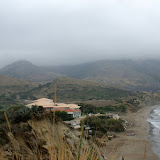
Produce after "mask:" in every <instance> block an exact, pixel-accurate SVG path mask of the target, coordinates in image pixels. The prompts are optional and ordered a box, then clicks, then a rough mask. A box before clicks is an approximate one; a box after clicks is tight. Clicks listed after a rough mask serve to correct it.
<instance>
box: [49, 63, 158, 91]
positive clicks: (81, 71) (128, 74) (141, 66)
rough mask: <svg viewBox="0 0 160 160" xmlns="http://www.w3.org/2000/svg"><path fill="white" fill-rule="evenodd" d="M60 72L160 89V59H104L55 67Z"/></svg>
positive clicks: (131, 87)
mask: <svg viewBox="0 0 160 160" xmlns="http://www.w3.org/2000/svg"><path fill="white" fill-rule="evenodd" d="M50 70H52V71H54V72H57V73H59V74H65V75H66V76H69V77H73V78H80V79H87V80H92V81H96V82H99V83H103V84H106V85H112V86H121V87H123V88H125V89H128V90H133V91H143V90H145V91H155V90H159V89H160V75H159V73H160V61H156V60H144V61H133V60H104V61H97V62H92V63H85V64H81V65H76V66H63V67H62V66H61V67H53V68H50Z"/></svg>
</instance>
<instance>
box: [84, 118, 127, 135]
mask: <svg viewBox="0 0 160 160" xmlns="http://www.w3.org/2000/svg"><path fill="white" fill-rule="evenodd" d="M82 125H87V126H89V127H90V128H91V129H92V130H93V131H101V132H103V133H106V132H107V131H114V132H122V131H124V127H123V124H122V122H121V121H120V120H115V119H107V118H102V119H101V118H99V117H96V116H91V117H86V118H85V119H84V120H83V121H81V126H82Z"/></svg>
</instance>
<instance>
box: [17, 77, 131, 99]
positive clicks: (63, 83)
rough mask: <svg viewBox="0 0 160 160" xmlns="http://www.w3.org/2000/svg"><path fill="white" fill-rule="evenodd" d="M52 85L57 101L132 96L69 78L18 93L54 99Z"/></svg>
mask: <svg viewBox="0 0 160 160" xmlns="http://www.w3.org/2000/svg"><path fill="white" fill-rule="evenodd" d="M54 84H56V85H57V101H77V100H82V101H83V100H93V99H104V100H108V99H119V98H122V97H128V96H130V95H133V94H132V93H131V92H128V91H125V90H122V89H119V88H113V87H106V86H105V85H102V84H99V83H96V82H91V81H86V80H78V79H71V78H57V79H56V80H54V81H53V82H52V83H47V84H45V85H40V86H39V87H37V88H34V89H32V90H30V91H28V92H23V93H19V94H20V96H21V97H22V98H23V97H26V96H29V95H30V96H33V97H36V98H41V97H48V98H52V99H53V97H54Z"/></svg>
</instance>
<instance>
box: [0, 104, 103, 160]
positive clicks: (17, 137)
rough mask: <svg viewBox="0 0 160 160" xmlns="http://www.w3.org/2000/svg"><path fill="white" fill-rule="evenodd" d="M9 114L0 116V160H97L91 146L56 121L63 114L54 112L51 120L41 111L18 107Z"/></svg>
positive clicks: (95, 151) (98, 154)
mask: <svg viewBox="0 0 160 160" xmlns="http://www.w3.org/2000/svg"><path fill="white" fill-rule="evenodd" d="M10 111H12V113H11V112H10ZM10 111H9V110H8V111H6V114H4V112H0V150H1V153H0V159H15V160H19V159H34V160H39V159H41V160H53V159H58V160H63V159H66V160H67V159H68V160H75V159H77V160H88V159H90V160H98V159H100V156H101V154H100V152H99V149H98V147H96V146H95V145H94V144H93V142H92V143H90V142H88V141H86V140H85V139H83V135H81V136H80V135H79V133H78V134H77V133H76V132H75V131H73V130H71V129H69V128H68V127H67V126H65V125H64V124H63V123H61V122H60V121H59V118H56V117H57V116H58V117H61V116H62V115H64V114H65V113H59V112H57V113H56V117H54V114H53V113H52V112H44V110H43V108H40V107H34V108H33V109H28V108H24V107H20V106H17V108H10ZM6 115H7V116H6ZM54 118H56V119H54ZM79 136H80V137H81V138H79ZM6 148H7V150H6Z"/></svg>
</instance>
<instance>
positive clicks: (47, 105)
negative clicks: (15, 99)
mask: <svg viewBox="0 0 160 160" xmlns="http://www.w3.org/2000/svg"><path fill="white" fill-rule="evenodd" d="M34 106H42V107H43V108H44V109H45V110H46V111H65V112H67V113H68V114H71V115H73V118H77V117H80V116H81V110H80V106H78V105H76V104H65V103H56V104H54V102H53V100H51V99H47V98H41V99H37V100H34V101H33V103H31V104H27V105H26V107H29V108H32V107H34Z"/></svg>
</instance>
